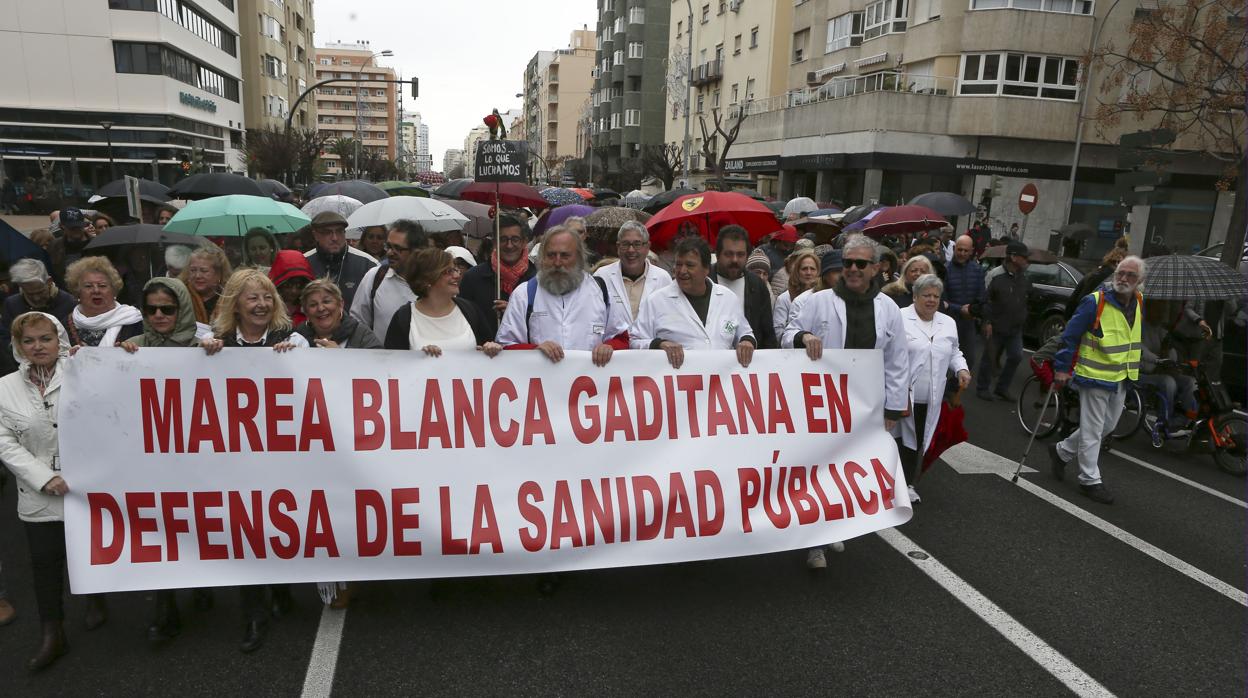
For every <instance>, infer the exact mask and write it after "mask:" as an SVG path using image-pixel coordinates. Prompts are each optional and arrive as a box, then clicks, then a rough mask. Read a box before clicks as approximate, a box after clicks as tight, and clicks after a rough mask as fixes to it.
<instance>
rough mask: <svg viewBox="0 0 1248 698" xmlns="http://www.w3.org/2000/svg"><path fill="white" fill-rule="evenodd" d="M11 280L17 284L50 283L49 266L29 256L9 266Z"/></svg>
mask: <svg viewBox="0 0 1248 698" xmlns="http://www.w3.org/2000/svg"><path fill="white" fill-rule="evenodd" d="M9 281H11V282H12V283H15V284H17V285H19V286H20V285H21V284H28V283H32V282H37V283H41V284H46V283H48V268H47V267H45V266H43V262H40V261H39V260H37V259H31V258H29V257H27V258H25V259H19V260H17V261H16V262H14V263H13V266H11V267H9Z"/></svg>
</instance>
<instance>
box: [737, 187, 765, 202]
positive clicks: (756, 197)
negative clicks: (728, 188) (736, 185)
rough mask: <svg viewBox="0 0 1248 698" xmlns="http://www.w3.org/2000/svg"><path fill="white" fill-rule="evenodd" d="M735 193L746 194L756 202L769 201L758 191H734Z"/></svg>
mask: <svg viewBox="0 0 1248 698" xmlns="http://www.w3.org/2000/svg"><path fill="white" fill-rule="evenodd" d="M733 191H734V192H736V193H738V194H744V195H746V196H748V197H750V198H751V199H754V200H755V201H766V200H767V197H765V196H763V195H762V194H759V193H758V190H757V189H733Z"/></svg>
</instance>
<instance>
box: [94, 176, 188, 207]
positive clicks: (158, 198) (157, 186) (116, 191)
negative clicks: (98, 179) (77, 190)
mask: <svg viewBox="0 0 1248 698" xmlns="http://www.w3.org/2000/svg"><path fill="white" fill-rule="evenodd" d="M95 195H96V196H98V197H101V198H104V199H108V198H113V197H120V198H125V196H126V180H125V179H114V180H113V181H111V182H109V183H108V184H105V185H104V186H102V187H100V188H99V189H98V190H96V192H95ZM139 197H140V198H142V199H143V200H144V201H152V202H159V203H164V202H166V201H168V200H169V199H170V198H172V197H170V196H169V187H166V186H165V185H163V184H161V183H160V182H153V181H152V180H150V179H140V180H139ZM148 197H150V198H148Z"/></svg>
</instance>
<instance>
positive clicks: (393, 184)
mask: <svg viewBox="0 0 1248 698" xmlns="http://www.w3.org/2000/svg"><path fill="white" fill-rule="evenodd" d="M377 188H378V189H381V190H382V191H384V192H386V193H387V194H389V195H390V196H423V197H426V198H428V196H429V191H428V190H427V189H424V188H422V187H419V186H417V185H415V184H412V183H411V182H400V181H398V180H397V179H391V180H387V181H385V182H378V183H377Z"/></svg>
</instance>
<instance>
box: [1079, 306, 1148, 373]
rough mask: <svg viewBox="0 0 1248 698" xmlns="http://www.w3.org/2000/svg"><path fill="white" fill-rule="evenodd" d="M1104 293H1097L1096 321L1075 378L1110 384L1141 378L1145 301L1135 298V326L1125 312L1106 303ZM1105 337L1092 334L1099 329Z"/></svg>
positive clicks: (1084, 343)
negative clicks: (1080, 377) (1128, 321)
mask: <svg viewBox="0 0 1248 698" xmlns="http://www.w3.org/2000/svg"><path fill="white" fill-rule="evenodd" d="M1103 293H1104V292H1102V291H1096V292H1095V293H1093V294H1092V295H1093V297H1095V298H1096V321H1095V322H1093V324H1092V328H1091V329H1089V330H1088V331H1087V332H1084V333H1083V338H1082V339H1081V340H1080V341H1079V356H1078V358H1077V359H1076V360H1075V375H1076V376H1083V377H1084V378H1092V379H1094V380H1098V381H1105V382H1107V383H1120V382H1122V381H1124V380H1126V379H1128V378H1130V379H1131V380H1136V379H1138V378H1139V376H1140V349H1141V348H1142V347H1143V344H1142V342H1141V340H1140V337H1141V334H1142V333H1143V328H1144V321H1143V314H1144V305H1143V298H1141V296H1140V295H1139V294H1138V293H1137V294H1136V296H1135V300H1136V305H1135V325H1130V324H1128V323H1127V318H1126V316H1125V315H1123V313H1122V310H1120V309H1119V308H1118V306H1116V305H1113V304H1112V303H1106V302H1105V298H1104V295H1103ZM1098 325H1099V326H1100V328H1101V336H1100V337H1097V336H1096V335H1094V334H1092V332H1093V330H1095V329H1096V328H1097V326H1098Z"/></svg>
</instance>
